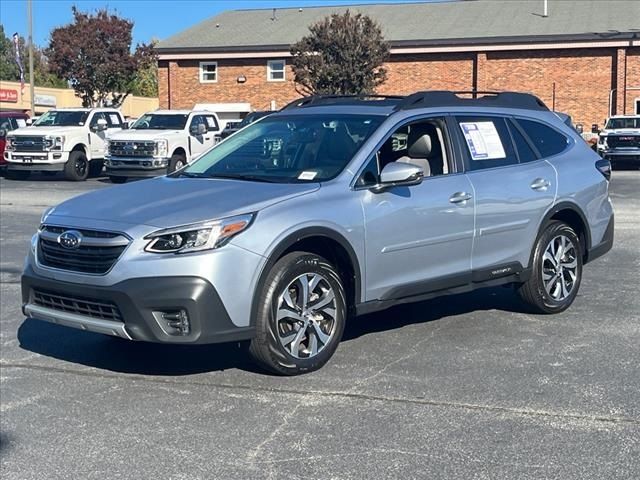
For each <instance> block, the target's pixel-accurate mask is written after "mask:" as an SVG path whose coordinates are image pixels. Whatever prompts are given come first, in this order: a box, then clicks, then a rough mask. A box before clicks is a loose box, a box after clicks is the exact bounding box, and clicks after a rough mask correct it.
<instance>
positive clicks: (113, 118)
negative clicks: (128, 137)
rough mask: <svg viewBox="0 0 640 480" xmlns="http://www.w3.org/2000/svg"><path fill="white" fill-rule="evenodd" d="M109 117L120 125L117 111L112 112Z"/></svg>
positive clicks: (115, 123)
mask: <svg viewBox="0 0 640 480" xmlns="http://www.w3.org/2000/svg"><path fill="white" fill-rule="evenodd" d="M109 118H110V119H111V123H112V124H113V125H120V117H118V115H116V114H115V113H110V114H109Z"/></svg>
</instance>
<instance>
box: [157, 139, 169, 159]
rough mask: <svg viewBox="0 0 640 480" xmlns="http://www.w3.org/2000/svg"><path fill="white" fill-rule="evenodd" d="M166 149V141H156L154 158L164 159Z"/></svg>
mask: <svg viewBox="0 0 640 480" xmlns="http://www.w3.org/2000/svg"><path fill="white" fill-rule="evenodd" d="M168 149H169V147H168V145H167V141H166V140H156V155H155V156H156V157H166V156H167V150H168Z"/></svg>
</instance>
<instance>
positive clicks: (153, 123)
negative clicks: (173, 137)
mask: <svg viewBox="0 0 640 480" xmlns="http://www.w3.org/2000/svg"><path fill="white" fill-rule="evenodd" d="M188 117H189V115H183V114H175V115H174V114H171V115H162V114H147V115H143V116H141V117H140V118H139V119H138V120H136V122H135V123H134V124H133V125H131V129H132V130H147V129H150V130H182V129H184V126H185V125H186V124H187V118H188Z"/></svg>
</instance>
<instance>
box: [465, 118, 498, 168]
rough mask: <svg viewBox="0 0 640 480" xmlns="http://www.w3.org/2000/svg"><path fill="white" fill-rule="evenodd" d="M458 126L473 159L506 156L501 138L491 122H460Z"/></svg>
mask: <svg viewBox="0 0 640 480" xmlns="http://www.w3.org/2000/svg"><path fill="white" fill-rule="evenodd" d="M460 128H461V129H462V133H463V134H464V138H465V140H466V141H467V146H468V147H469V152H470V153H471V158H472V159H473V160H492V159H495V158H506V154H505V152H504V147H503V145H502V140H500V135H498V130H496V126H495V125H494V123H493V122H462V123H460Z"/></svg>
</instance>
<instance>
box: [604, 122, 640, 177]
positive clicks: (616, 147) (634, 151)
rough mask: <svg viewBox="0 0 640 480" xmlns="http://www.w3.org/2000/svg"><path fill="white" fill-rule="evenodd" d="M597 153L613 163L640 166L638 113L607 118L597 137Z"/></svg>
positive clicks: (639, 123)
mask: <svg viewBox="0 0 640 480" xmlns="http://www.w3.org/2000/svg"><path fill="white" fill-rule="evenodd" d="M598 153H599V154H600V155H601V156H602V157H603V158H606V159H607V160H609V161H610V162H611V163H612V164H614V165H616V164H628V165H631V164H633V165H636V166H640V115H618V116H614V117H611V118H609V119H607V121H606V123H605V126H604V129H603V130H602V131H601V132H600V135H599V138H598Z"/></svg>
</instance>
